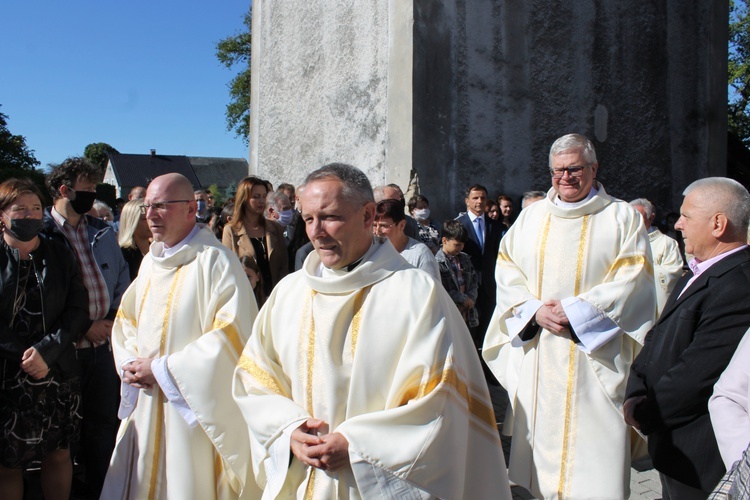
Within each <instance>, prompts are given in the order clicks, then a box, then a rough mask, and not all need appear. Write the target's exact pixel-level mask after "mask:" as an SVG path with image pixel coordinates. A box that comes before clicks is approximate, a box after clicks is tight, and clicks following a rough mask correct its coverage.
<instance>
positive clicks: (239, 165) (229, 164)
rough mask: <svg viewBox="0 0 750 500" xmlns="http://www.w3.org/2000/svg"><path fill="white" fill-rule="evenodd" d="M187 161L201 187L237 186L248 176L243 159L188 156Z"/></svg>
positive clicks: (245, 161)
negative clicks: (213, 185)
mask: <svg viewBox="0 0 750 500" xmlns="http://www.w3.org/2000/svg"><path fill="white" fill-rule="evenodd" d="M188 159H189V160H190V164H191V165H192V166H193V171H195V175H196V176H197V177H198V180H199V181H200V183H201V186H204V187H208V186H210V185H211V184H216V185H217V186H218V187H219V188H222V189H223V188H226V187H227V186H229V185H230V184H231V183H234V184H235V185H237V183H239V182H240V181H241V180H242V179H244V178H245V177H247V175H248V170H249V167H248V163H247V160H246V159H244V158H215V157H202V156H189V157H188Z"/></svg>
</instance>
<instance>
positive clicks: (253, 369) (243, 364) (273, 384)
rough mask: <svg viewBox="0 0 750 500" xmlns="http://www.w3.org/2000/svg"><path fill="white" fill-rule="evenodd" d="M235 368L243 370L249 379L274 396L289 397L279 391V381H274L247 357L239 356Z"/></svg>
mask: <svg viewBox="0 0 750 500" xmlns="http://www.w3.org/2000/svg"><path fill="white" fill-rule="evenodd" d="M237 366H239V367H240V368H242V369H243V370H245V371H246V372H247V373H248V374H249V375H250V376H251V377H253V378H254V379H255V381H256V382H258V383H259V384H260V385H261V386H263V387H264V388H266V389H268V390H269V391H271V392H273V393H274V394H278V395H279V396H285V397H289V395H288V394H286V393H284V391H283V390H282V389H281V384H280V383H279V381H278V380H276V378H275V377H274V376H273V375H271V373H270V372H268V371H266V370H264V369H263V368H261V367H260V366H258V365H257V363H255V361H253V360H252V358H249V357H248V356H246V355H244V354H243V355H242V356H240V360H239V361H238V362H237Z"/></svg>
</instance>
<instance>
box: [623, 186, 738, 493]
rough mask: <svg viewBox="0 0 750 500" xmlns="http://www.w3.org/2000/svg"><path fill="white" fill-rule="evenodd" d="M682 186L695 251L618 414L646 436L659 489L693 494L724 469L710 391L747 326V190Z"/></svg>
mask: <svg viewBox="0 0 750 500" xmlns="http://www.w3.org/2000/svg"><path fill="white" fill-rule="evenodd" d="M683 194H684V195H685V199H684V201H683V203H682V207H681V208H680V218H679V220H678V221H677V223H676V224H675V228H676V229H677V230H679V231H681V232H682V236H683V238H684V239H685V251H686V252H687V253H689V254H691V255H693V256H694V258H693V260H691V261H690V262H689V263H688V266H689V267H690V271H689V272H687V273H686V274H685V275H684V276H683V277H682V278H681V279H680V280H679V281H678V282H677V284H676V285H675V287H674V290H673V291H672V294H671V295H670V296H669V298H668V299H667V303H666V305H665V307H664V311H663V312H662V314H661V316H660V317H659V320H658V321H657V323H656V324H655V325H654V328H653V329H652V330H651V331H650V332H649V333H648V335H647V336H646V343H645V345H644V347H643V350H642V351H641V352H640V354H639V355H638V357H637V358H636V360H635V362H634V363H633V366H632V369H631V373H630V378H629V380H628V385H627V392H626V401H625V404H624V405H623V413H624V415H625V420H626V422H627V423H629V424H630V425H632V426H633V427H635V428H636V429H638V430H639V431H640V432H642V433H643V434H645V435H647V436H648V449H649V453H650V455H651V459H652V461H653V463H654V467H655V468H656V469H657V470H658V471H659V472H660V474H661V477H662V490H663V491H662V496H663V498H667V499H681V500H682V499H687V500H690V499H693V498H696V499H697V498H706V497H708V494H709V493H710V492H711V490H712V489H713V487H714V486H715V485H716V483H717V482H718V481H719V480H720V479H721V477H722V475H723V474H724V463H723V462H722V460H721V456H720V454H719V449H718V446H717V444H716V438H715V436H714V432H713V429H712V427H711V421H710V419H709V413H708V400H709V398H710V397H711V393H712V390H713V386H714V384H715V383H716V381H717V380H718V378H719V375H721V373H722V371H724V369H725V368H726V366H727V365H728V363H729V360H730V359H731V358H732V355H733V353H734V351H735V349H736V348H737V345H738V343H739V341H740V340H741V339H742V336H743V334H744V333H745V331H747V329H748V326H750V299H748V295H747V290H748V289H750V251H749V250H748V246H747V244H746V241H747V228H748V219H749V218H750V194H748V192H747V190H746V189H745V188H744V187H743V186H742V185H741V184H739V183H738V182H736V181H734V180H731V179H727V178H723V177H709V178H706V179H701V180H698V181H695V182H693V183H692V184H691V185H690V186H688V187H687V189H685V192H684V193H683Z"/></svg>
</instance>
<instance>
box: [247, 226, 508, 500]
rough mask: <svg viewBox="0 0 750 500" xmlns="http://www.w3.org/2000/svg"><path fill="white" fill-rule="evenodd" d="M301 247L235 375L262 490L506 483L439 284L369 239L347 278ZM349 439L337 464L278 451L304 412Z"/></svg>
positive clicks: (411, 491)
mask: <svg viewBox="0 0 750 500" xmlns="http://www.w3.org/2000/svg"><path fill="white" fill-rule="evenodd" d="M319 269H320V260H319V258H318V255H317V254H316V253H315V252H313V253H312V254H310V255H309V256H308V258H307V260H306V261H305V266H304V268H303V269H302V270H301V271H299V272H297V273H294V274H292V275H290V276H288V277H287V278H285V279H284V280H282V281H281V282H280V283H279V285H278V286H277V287H276V288H275V289H274V291H273V293H272V294H271V297H270V298H269V299H268V301H267V302H266V304H265V305H264V306H263V308H262V309H261V312H260V313H259V316H258V320H257V321H256V323H255V326H254V329H253V335H252V336H251V338H250V341H249V343H248V345H247V346H246V348H245V351H244V352H243V354H242V358H241V359H240V362H239V365H238V367H237V370H236V378H235V387H234V394H235V398H236V400H237V402H238V404H239V405H240V407H241V408H242V410H243V414H244V416H245V420H246V421H247V424H248V426H249V428H250V438H251V445H252V456H253V465H254V471H255V475H256V479H257V481H258V484H259V485H261V486H262V487H264V496H263V498H290V497H291V498H295V497H296V498H326V499H329V498H342V499H347V498H398V499H401V498H432V497H439V498H454V499H462V498H493V499H509V498H510V489H509V485H508V479H507V474H506V468H505V463H504V460H503V455H502V449H501V445H500V440H499V436H498V431H497V426H496V422H495V418H494V412H493V409H492V403H491V401H490V397H489V393H488V390H487V386H486V383H485V379H484V375H483V373H482V369H481V367H480V364H479V360H478V358H477V355H476V351H475V350H474V348H473V346H472V340H471V337H470V335H469V332H468V330H467V329H466V326H465V324H464V322H463V320H462V318H461V315H460V314H459V313H458V310H457V309H456V307H455V305H454V304H453V303H452V301H451V299H450V297H449V296H448V294H447V293H446V292H445V290H443V288H442V286H441V285H440V283H436V282H435V280H434V279H432V278H430V277H429V275H427V274H426V273H424V272H423V271H420V270H418V269H414V268H412V267H411V266H409V264H408V263H407V262H406V261H405V260H404V259H403V258H402V257H401V256H400V255H399V254H398V253H397V252H396V250H395V249H394V248H393V246H392V245H391V244H390V242H388V240H387V239H384V240H383V241H381V240H380V239H375V242H374V243H373V246H372V247H371V248H370V251H369V252H368V253H367V254H366V255H365V257H364V259H363V261H362V262H361V263H360V264H359V265H358V266H357V267H356V268H355V269H354V270H352V271H351V272H348V273H347V272H342V271H331V270H326V269H322V271H321V273H320V274H322V276H318V270H319ZM309 417H314V418H318V419H322V420H325V421H326V422H327V423H328V424H329V428H328V429H327V432H338V433H341V434H342V435H343V436H344V437H345V438H346V439H347V440H348V441H349V459H350V463H351V465H350V466H346V467H345V468H343V469H341V470H338V471H336V472H328V471H323V470H319V469H316V468H312V467H306V466H305V465H303V464H302V463H301V462H300V461H299V460H297V459H296V458H294V459H290V455H291V451H290V449H289V444H290V433H291V431H292V430H294V429H295V428H297V427H298V426H299V425H300V424H301V423H303V422H304V421H305V420H306V419H307V418H309Z"/></svg>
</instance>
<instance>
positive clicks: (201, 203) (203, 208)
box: [198, 200, 206, 213]
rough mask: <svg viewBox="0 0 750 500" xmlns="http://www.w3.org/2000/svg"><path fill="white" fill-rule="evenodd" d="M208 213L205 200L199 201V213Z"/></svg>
mask: <svg viewBox="0 0 750 500" xmlns="http://www.w3.org/2000/svg"><path fill="white" fill-rule="evenodd" d="M205 211H206V202H205V201H203V200H198V212H199V213H203V212H205Z"/></svg>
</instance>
